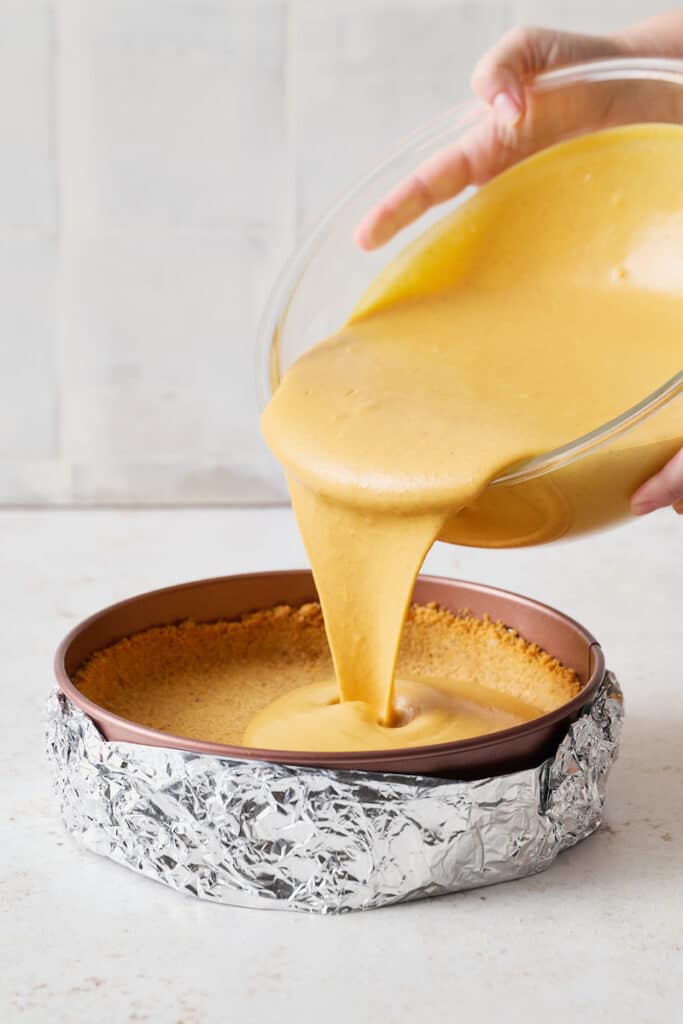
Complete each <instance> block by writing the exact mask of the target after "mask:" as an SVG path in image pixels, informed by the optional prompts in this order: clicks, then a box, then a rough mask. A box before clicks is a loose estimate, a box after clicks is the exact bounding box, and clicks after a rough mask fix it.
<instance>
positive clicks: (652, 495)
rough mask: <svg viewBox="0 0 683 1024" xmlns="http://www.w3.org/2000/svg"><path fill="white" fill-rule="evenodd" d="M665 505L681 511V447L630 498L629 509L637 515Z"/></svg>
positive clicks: (682, 462)
mask: <svg viewBox="0 0 683 1024" xmlns="http://www.w3.org/2000/svg"><path fill="white" fill-rule="evenodd" d="M667 505H673V506H674V508H675V509H676V511H677V512H679V513H681V512H683V448H681V450H680V451H679V452H678V454H677V455H674V457H673V459H670V460H669V462H667V464H666V466H664V468H663V469H660V471H659V473H655V475H654V476H653V477H651V478H650V479H649V480H648V481H646V483H644V484H643V486H642V487H640V488H639V489H638V490H637V491H636V493H635V494H634V495H633V497H632V498H631V509H632V510H633V512H634V513H635V514H636V515H637V516H643V515H646V514H647V513H648V512H654V511H655V509H658V508H665V507H666V506H667Z"/></svg>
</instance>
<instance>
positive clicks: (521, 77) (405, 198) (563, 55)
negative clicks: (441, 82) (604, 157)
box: [355, 28, 630, 249]
mask: <svg viewBox="0 0 683 1024" xmlns="http://www.w3.org/2000/svg"><path fill="white" fill-rule="evenodd" d="M628 52H630V51H629V47H628V44H627V43H626V42H622V41H620V40H618V39H616V38H614V39H612V38H609V37H606V36H585V35H576V34H574V33H570V32H555V31H553V30H551V29H543V28H514V29H512V30H511V31H510V32H507V33H506V34H505V35H504V36H503V38H502V39H501V40H500V42H499V43H498V44H497V45H496V46H494V48H493V49H492V50H490V51H489V52H488V53H487V54H485V55H484V57H482V59H481V60H480V61H479V63H478V64H477V67H476V68H475V71H474V74H473V76H472V88H473V89H474V91H475V93H476V94H477V95H478V96H479V97H480V99H482V100H483V101H484V103H485V104H486V105H487V106H488V112H487V114H485V115H484V116H483V118H482V119H481V120H480V121H479V123H478V124H477V125H476V126H475V127H474V128H472V129H470V131H468V132H467V133H466V134H465V135H463V136H462V137H461V138H460V139H459V140H458V142H456V143H455V144H454V145H452V146H449V147H447V148H446V149H443V150H441V152H439V153H436V154H435V155H434V156H432V157H430V158H429V159H428V160H427V161H425V163H423V164H421V165H420V166H419V167H418V168H417V169H416V170H415V171H414V172H413V173H412V174H411V175H410V177H408V178H406V179H405V180H404V181H402V182H401V183H400V184H399V185H397V186H396V188H394V189H393V190H392V191H391V192H389V194H388V195H387V196H385V197H384V199H382V200H381V202H380V203H379V204H378V205H377V206H375V208H374V209H372V210H370V212H369V213H368V214H366V216H365V217H364V218H363V220H362V221H361V223H360V224H359V225H358V228H357V229H356V236H355V237H356V242H357V244H358V245H359V246H360V247H361V249H376V248H378V247H379V246H381V245H384V243H385V242H388V241H389V240H390V239H391V238H393V237H394V235H396V234H397V233H398V232H399V231H401V230H402V229H403V228H405V227H407V225H408V224H411V223H412V222H413V221H414V220H417V218H418V217H420V216H422V214H423V213H426V211H427V210H429V209H430V208H431V207H432V206H435V205H436V204H437V203H443V202H446V200H448V199H452V198H453V197H454V196H456V195H458V194H459V193H460V192H462V191H463V189H465V188H466V187H467V186H468V185H481V184H483V183H484V182H486V181H488V180H489V179H490V178H493V177H494V176H495V175H496V174H499V173H500V172H501V171H503V170H505V168H506V167H510V166H511V165H512V164H514V163H516V162H517V161H519V160H521V159H523V158H524V157H525V156H528V155H530V154H531V153H533V152H536V151H537V150H539V149H543V148H544V147H545V146H548V145H550V144H551V143H552V142H556V141H558V128H557V125H558V117H557V110H556V109H555V110H554V111H553V116H548V114H547V100H546V101H545V103H544V100H543V98H542V97H533V96H532V94H531V92H530V90H529V86H530V84H531V82H532V80H533V78H534V76H535V75H537V74H539V73H540V72H541V71H547V70H549V69H551V68H554V67H560V66H563V65H566V64H575V63H581V62H582V61H587V60H595V59H599V58H606V57H613V58H616V57H624V56H625V55H626V54H627V53H628ZM617 88H618V87H617V86H610V87H609V88H607V89H605V90H604V93H602V92H601V100H602V101H603V102H602V104H601V105H600V106H598V105H596V102H595V99H596V96H595V91H594V90H593V91H592V92H591V93H590V99H589V98H588V96H586V100H585V102H582V93H581V90H580V89H576V90H573V93H572V102H571V107H570V108H569V109H563V111H562V114H563V125H562V134H563V135H565V136H569V135H571V134H573V133H574V132H575V131H576V130H578V129H580V128H581V127H583V128H584V130H586V129H590V128H597V127H602V126H605V125H606V124H607V123H609V122H610V121H611V122H612V123H614V117H615V113H616V112H615V109H614V107H615V92H616V89H617ZM556 104H557V101H555V105H556ZM544 114H546V116H545V117H544Z"/></svg>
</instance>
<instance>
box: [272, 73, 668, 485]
mask: <svg viewBox="0 0 683 1024" xmlns="http://www.w3.org/2000/svg"><path fill="white" fill-rule="evenodd" d="M638 80H642V81H659V82H664V83H668V84H673V85H678V86H680V87H681V89H682V90H683V60H676V59H670V58H666V59H664V58H647V59H645V58H624V59H618V60H598V61H591V62H589V63H584V64H572V65H569V66H567V67H565V68H558V69H556V70H553V71H547V72H544V73H543V74H541V75H538V76H537V77H536V79H535V80H534V84H533V89H534V91H537V92H550V91H554V90H560V89H564V88H567V87H570V86H572V85H585V84H591V83H600V82H609V81H638ZM484 110H485V108H484V107H483V105H482V104H481V103H479V102H478V101H476V100H469V101H466V102H465V103H463V104H459V105H458V106H456V107H451V108H449V109H448V110H446V111H444V112H443V113H442V114H439V115H437V116H436V117H435V118H432V119H431V120H430V121H428V122H427V123H426V124H424V125H423V126H421V127H420V128H418V129H417V130H416V131H414V132H413V133H412V134H411V135H409V136H408V137H407V138H404V139H403V141H402V143H401V144H400V145H399V146H398V147H397V148H396V149H395V150H394V151H393V152H392V153H391V154H390V155H389V156H388V157H387V158H385V159H384V160H383V161H382V162H381V163H380V164H379V165H377V166H375V168H374V169H373V170H371V171H370V172H369V173H367V174H365V175H364V176H363V177H362V178H360V179H358V180H357V181H356V182H355V183H354V184H353V185H351V186H350V187H349V188H348V189H347V190H346V191H345V192H344V193H343V194H342V195H341V196H340V197H339V198H338V199H337V201H336V202H334V203H333V204H332V205H331V206H330V207H329V208H328V209H327V211H326V213H325V214H324V215H323V216H322V217H321V218H320V220H319V221H318V222H317V224H315V225H314V227H313V228H312V229H311V231H310V232H309V233H308V234H307V235H306V236H305V237H304V238H303V239H302V241H301V242H300V244H299V245H298V246H297V247H296V248H295V250H294V252H293V254H292V255H291V257H290V258H289V259H288V260H287V262H286V264H285V267H284V269H283V270H282V272H281V273H280V275H279V277H278V278H277V280H276V282H275V284H274V286H273V288H272V290H271V292H270V295H269V297H268V299H267V301H266V305H265V307H264V311H263V314H262V317H261V321H260V324H259V328H258V335H257V387H258V395H259V404H260V406H261V408H263V407H264V406H265V405H266V403H267V401H268V399H269V398H270V394H271V393H272V380H273V366H272V359H273V351H274V350H277V339H278V337H279V335H280V333H281V330H282V325H283V324H284V322H285V320H286V317H287V309H288V306H289V303H290V301H291V297H292V296H293V294H294V292H295V291H296V288H297V286H298V284H299V282H300V280H301V278H302V276H303V275H304V273H305V272H306V268H307V267H308V265H309V264H310V263H311V261H312V260H314V259H315V257H316V253H317V250H318V248H319V245H320V243H321V242H322V240H323V239H324V237H325V235H326V232H327V230H328V228H329V227H330V225H331V223H332V222H333V221H334V220H335V218H336V216H337V215H338V214H339V213H340V212H341V211H342V210H343V208H344V207H345V206H346V205H347V203H348V201H349V200H350V199H351V198H352V197H354V196H355V195H356V193H357V192H359V191H360V190H361V189H363V188H365V187H366V186H367V185H370V184H371V183H372V181H373V180H374V179H375V178H376V177H379V176H380V175H381V174H382V173H384V172H385V171H386V170H387V169H388V167H390V165H391V164H392V163H394V162H396V161H397V160H398V159H399V158H400V157H401V156H403V155H404V154H405V153H407V152H408V151H409V150H413V151H415V152H416V153H417V152H418V151H419V150H420V149H421V148H423V147H426V146H430V145H433V144H436V143H438V142H439V140H443V141H444V142H446V141H447V140H448V139H449V138H450V137H451V136H453V135H456V134H457V133H458V132H460V131H461V130H462V129H463V128H464V127H465V126H467V125H468V124H472V123H473V122H474V121H476V120H477V118H478V117H480V116H481V114H482V113H483V111H484ZM682 393H683V369H681V370H680V371H679V372H678V373H676V374H675V375H674V376H673V377H671V379H670V380H668V381H666V382H665V383H664V384H662V386H661V387H659V388H657V389H656V390H655V391H653V392H651V393H650V394H649V395H647V396H646V397H645V398H643V399H642V401H640V402H638V403H637V404H636V405H634V406H631V408H629V409H627V410H626V411H625V412H623V413H621V414H620V415H619V416H616V417H615V418H614V419H612V420H609V421H608V422H607V423H603V424H602V425H601V426H599V427H597V428H596V429H595V430H592V431H590V432H589V433H587V434H584V435H582V436H581V437H579V438H576V439H575V440H573V441H570V442H569V443H568V444H565V445H562V446H561V447H559V448H555V449H553V450H552V451H550V452H545V453H543V454H542V455H537V456H534V457H533V458H530V459H525V460H524V461H523V462H521V463H519V464H518V465H516V466H512V467H510V469H508V470H507V471H506V472H505V473H503V474H501V475H500V476H498V477H497V478H496V479H495V480H494V481H493V483H494V484H506V485H512V484H518V483H524V482H526V481H527V480H533V479H535V478H536V477H540V476H544V475H545V474H546V473H550V472H553V471H554V470H556V469H559V468H561V467H562V466H566V465H568V464H569V463H571V462H574V461H575V460H576V459H579V458H581V457H582V456H584V455H586V454H588V453H589V452H592V451H594V450H596V449H597V448H599V447H601V446H602V445H604V444H607V443H609V442H610V441H611V440H612V439H613V438H614V437H616V436H617V435H621V434H624V433H625V432H626V431H627V430H630V429H631V428H633V427H635V426H637V425H638V424H639V423H641V422H642V421H643V420H644V419H646V418H648V417H649V416H651V415H652V414H653V413H655V412H657V411H658V410H659V409H661V408H663V407H664V406H665V405H668V403H669V402H671V401H673V400H674V399H675V398H676V396H678V395H680V394H682Z"/></svg>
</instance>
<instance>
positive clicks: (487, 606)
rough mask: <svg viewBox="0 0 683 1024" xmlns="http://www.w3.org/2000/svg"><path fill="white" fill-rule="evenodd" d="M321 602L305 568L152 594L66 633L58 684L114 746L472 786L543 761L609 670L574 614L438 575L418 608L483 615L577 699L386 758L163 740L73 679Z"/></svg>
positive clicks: (420, 592) (419, 596)
mask: <svg viewBox="0 0 683 1024" xmlns="http://www.w3.org/2000/svg"><path fill="white" fill-rule="evenodd" d="M316 599H317V594H316V591H315V585H314V583H313V577H312V575H311V573H310V572H309V571H306V570H294V571H278V572H262V573H246V574H241V575H235V576H223V577H215V578H212V579H204V580H197V581H194V582H190V583H181V584H176V585H175V586H171V587H164V588H162V589H160V590H152V591H147V592H146V593H143V594H139V595H136V596H134V597H130V598H127V599H125V600H123V601H119V602H117V603H116V604H113V605H109V606H108V607H106V608H103V609H101V610H100V611H98V612H95V613H94V614H93V615H91V616H89V617H88V618H86V619H85V620H83V621H82V622H81V623H79V624H78V625H77V626H75V627H74V629H72V630H71V631H70V632H69V633H68V634H67V636H66V637H65V638H64V639H63V640H62V642H61V643H60V644H59V647H58V648H57V651H56V653H55V660H54V671H55V676H56V679H57V684H58V686H59V688H60V690H61V691H62V693H64V694H65V695H66V696H67V697H68V698H69V699H70V700H71V701H72V702H73V703H74V704H75V705H76V706H77V707H79V708H80V709H81V710H82V711H83V712H84V713H85V714H86V715H88V716H89V717H90V718H91V719H93V721H94V722H95V724H96V725H97V726H98V727H99V729H100V731H101V732H102V733H103V735H104V737H105V738H106V739H109V740H118V741H123V742H131V743H141V744H145V745H148V746H161V747H170V748H176V749H180V750H187V751H190V752H193V753H202V754H211V755H214V756H218V757H225V758H232V759H239V760H251V761H270V762H274V763H277V764H290V765H299V766H303V767H318V768H342V769H356V770H362V771H367V770H372V771H387V772H402V771H403V772H410V773H419V774H443V775H453V774H455V775H457V776H458V777H460V778H466V777H468V776H469V777H470V778H476V777H483V776H484V775H495V774H502V773H504V772H506V771H510V770H516V768H522V767H530V766H531V765H532V764H533V763H540V760H543V759H544V756H548V753H549V752H550V751H551V750H552V747H553V744H555V745H556V743H557V742H558V741H559V739H561V737H562V735H563V734H564V732H566V729H567V727H568V726H569V724H570V723H571V722H572V721H573V720H574V719H575V718H576V717H577V716H578V714H579V713H580V711H581V709H582V708H583V707H584V706H585V705H586V704H587V703H588V702H589V701H590V700H591V698H592V697H593V695H594V693H595V691H596V690H597V688H598V686H599V684H600V683H601V681H602V679H603V678H604V674H605V662H604V657H603V653H602V649H601V647H600V645H599V643H598V642H597V640H596V639H595V637H593V635H592V634H591V633H589V632H588V630H587V629H585V627H584V626H582V625H581V624H580V623H578V622H576V621H575V620H574V619H572V618H570V617H569V616H568V615H565V614H564V613H562V612H560V611H558V610H557V609H556V608H552V607H551V606H550V605H546V604H543V603H542V602H540V601H535V600H533V599H532V598H528V597H525V596H523V595H521V594H516V593H513V592H511V591H506V590H501V589H499V588H497V587H490V586H487V585H485V584H480V583H470V582H467V581H464V580H455V579H448V578H446V577H439V576H420V577H419V578H418V580H417V583H416V586H415V590H414V593H413V599H414V600H415V601H417V602H418V603H420V604H427V603H429V602H430V601H436V602H437V603H438V604H440V605H442V606H443V607H446V608H450V610H451V611H454V612H456V611H463V610H465V609H467V610H469V611H471V612H472V614H475V615H478V616H479V617H481V616H482V615H484V614H488V615H489V616H490V617H491V618H492V619H500V621H502V622H504V623H505V624H506V625H507V626H510V627H511V628H513V629H516V630H517V631H518V632H519V633H520V634H521V635H522V636H524V637H525V639H527V640H530V641H532V642H535V643H537V644H538V645H539V646H541V647H543V648H544V649H545V650H547V651H549V653H550V654H553V655H554V656H555V657H557V658H558V659H559V660H560V661H561V662H562V663H563V664H565V665H568V666H569V667H571V668H574V670H575V671H576V672H577V675H578V676H579V678H580V680H581V682H582V684H583V685H582V688H581V690H580V692H579V693H578V694H577V695H576V696H575V697H573V698H572V700H570V701H568V702H567V703H566V704H563V705H562V706H561V707H559V708H557V709H556V710H555V711H552V712H550V713H549V714H546V715H542V716H541V717H539V718H535V719H533V720H532V721H531V722H527V723H524V724H523V725H519V726H515V727H513V728H511V729H505V730H502V731H500V732H496V733H489V734H488V735H484V736H480V737H473V738H470V739H467V740H459V741H457V742H453V743H442V744H435V745H433V746H422V747H410V748H394V749H391V750H380V751H377V750H369V751H354V752H348V751H341V752H335V751H292V750H266V749H257V748H252V747H242V746H236V745H229V744H220V743H210V742H206V741H202V740H194V739H189V738H187V737H183V736H174V735H172V734H170V733H163V732H160V731H159V730H156V729H152V728H150V727H148V726H144V725H140V724H139V723H136V722H133V721H130V720H129V719H126V718H122V717H121V716H120V715H116V714H114V713H113V712H111V711H107V710H106V709H105V708H103V707H101V706H100V705H98V704H95V703H94V702H93V701H91V700H89V699H88V698H87V697H85V696H84V695H83V694H82V693H81V692H80V691H79V690H78V689H77V688H76V686H75V685H74V683H73V681H72V678H71V676H72V675H73V674H74V673H75V671H76V670H77V669H78V667H79V666H80V665H81V664H83V662H84V661H85V660H86V659H87V658H88V657H89V656H90V655H91V654H93V653H94V652H95V650H99V649H101V648H102V647H105V646H108V645H109V644H111V643H115V642H116V641H117V640H120V639H122V638H123V637H124V636H128V635H130V634H131V633H135V632H140V631H141V630H143V629H148V628H151V627H153V626H161V625H170V624H171V623H173V622H178V621H181V620H182V619H194V620H195V621H198V622H202V621H204V622H208V621H215V620H216V619H230V618H236V617H238V616H239V615H240V614H243V613H245V612H249V611H255V610H258V609H259V608H267V607H272V606H273V605H276V604H285V603H286V604H292V605H299V604H304V603H306V602H307V601H312V600H316ZM221 608H224V609H225V610H224V611H221Z"/></svg>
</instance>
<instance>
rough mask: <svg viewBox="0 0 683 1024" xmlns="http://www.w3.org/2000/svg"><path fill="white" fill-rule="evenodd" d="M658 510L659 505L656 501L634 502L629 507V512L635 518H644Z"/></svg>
mask: <svg viewBox="0 0 683 1024" xmlns="http://www.w3.org/2000/svg"><path fill="white" fill-rule="evenodd" d="M658 508H659V505H658V504H657V502H656V501H634V502H633V504H632V505H631V511H632V512H633V514H634V515H635V516H646V515H647V514H648V513H649V512H654V511H655V510H656V509H658Z"/></svg>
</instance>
